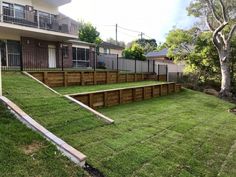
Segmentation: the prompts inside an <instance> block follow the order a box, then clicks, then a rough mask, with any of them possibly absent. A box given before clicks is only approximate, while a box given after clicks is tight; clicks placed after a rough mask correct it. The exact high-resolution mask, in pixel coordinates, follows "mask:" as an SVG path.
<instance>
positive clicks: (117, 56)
mask: <svg viewBox="0 0 236 177" xmlns="http://www.w3.org/2000/svg"><path fill="white" fill-rule="evenodd" d="M116 59H117V62H116V64H117V72H119V55H118V54H117V55H116Z"/></svg>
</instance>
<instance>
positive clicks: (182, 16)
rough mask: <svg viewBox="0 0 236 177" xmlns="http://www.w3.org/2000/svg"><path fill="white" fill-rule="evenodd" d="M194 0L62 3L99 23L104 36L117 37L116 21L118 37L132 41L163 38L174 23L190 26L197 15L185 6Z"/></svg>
mask: <svg viewBox="0 0 236 177" xmlns="http://www.w3.org/2000/svg"><path fill="white" fill-rule="evenodd" d="M190 1H191V0H72V2H71V3H70V4H67V5H65V6H62V7H60V11H61V12H62V13H64V14H66V15H67V16H69V17H71V18H73V19H75V20H83V21H85V22H90V23H92V24H93V25H94V26H96V27H97V30H98V31H99V32H100V36H101V38H102V39H103V40H106V39H108V38H110V37H112V38H114V39H115V24H118V26H119V27H123V28H126V29H131V30H133V31H137V32H133V31H128V30H124V29H122V28H118V40H119V41H125V42H126V43H127V42H130V41H133V40H135V39H138V38H140V33H141V32H143V33H144V34H145V35H146V36H144V37H145V38H147V39H148V38H154V39H156V40H157V42H164V41H165V37H166V35H167V34H168V32H169V31H170V30H171V29H173V27H174V26H175V27H177V28H183V29H187V28H190V27H191V26H192V25H193V23H194V18H192V17H189V16H188V15H187V11H186V7H187V6H188V5H189V3H190Z"/></svg>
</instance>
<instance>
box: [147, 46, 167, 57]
mask: <svg viewBox="0 0 236 177" xmlns="http://www.w3.org/2000/svg"><path fill="white" fill-rule="evenodd" d="M167 54H168V49H167V48H165V49H162V50H161V51H159V52H149V53H147V54H146V57H147V58H158V57H166V56H167Z"/></svg>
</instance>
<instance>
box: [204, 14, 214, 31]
mask: <svg viewBox="0 0 236 177" xmlns="http://www.w3.org/2000/svg"><path fill="white" fill-rule="evenodd" d="M209 15H210V13H209V12H208V13H207V17H206V24H207V26H208V28H209V29H210V30H211V31H212V32H214V31H215V28H214V27H213V25H211V23H210V19H209Z"/></svg>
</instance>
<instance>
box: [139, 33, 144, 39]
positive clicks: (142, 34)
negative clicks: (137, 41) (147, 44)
mask: <svg viewBox="0 0 236 177" xmlns="http://www.w3.org/2000/svg"><path fill="white" fill-rule="evenodd" d="M143 36H144V33H143V32H141V33H140V37H141V40H142V39H143Z"/></svg>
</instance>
